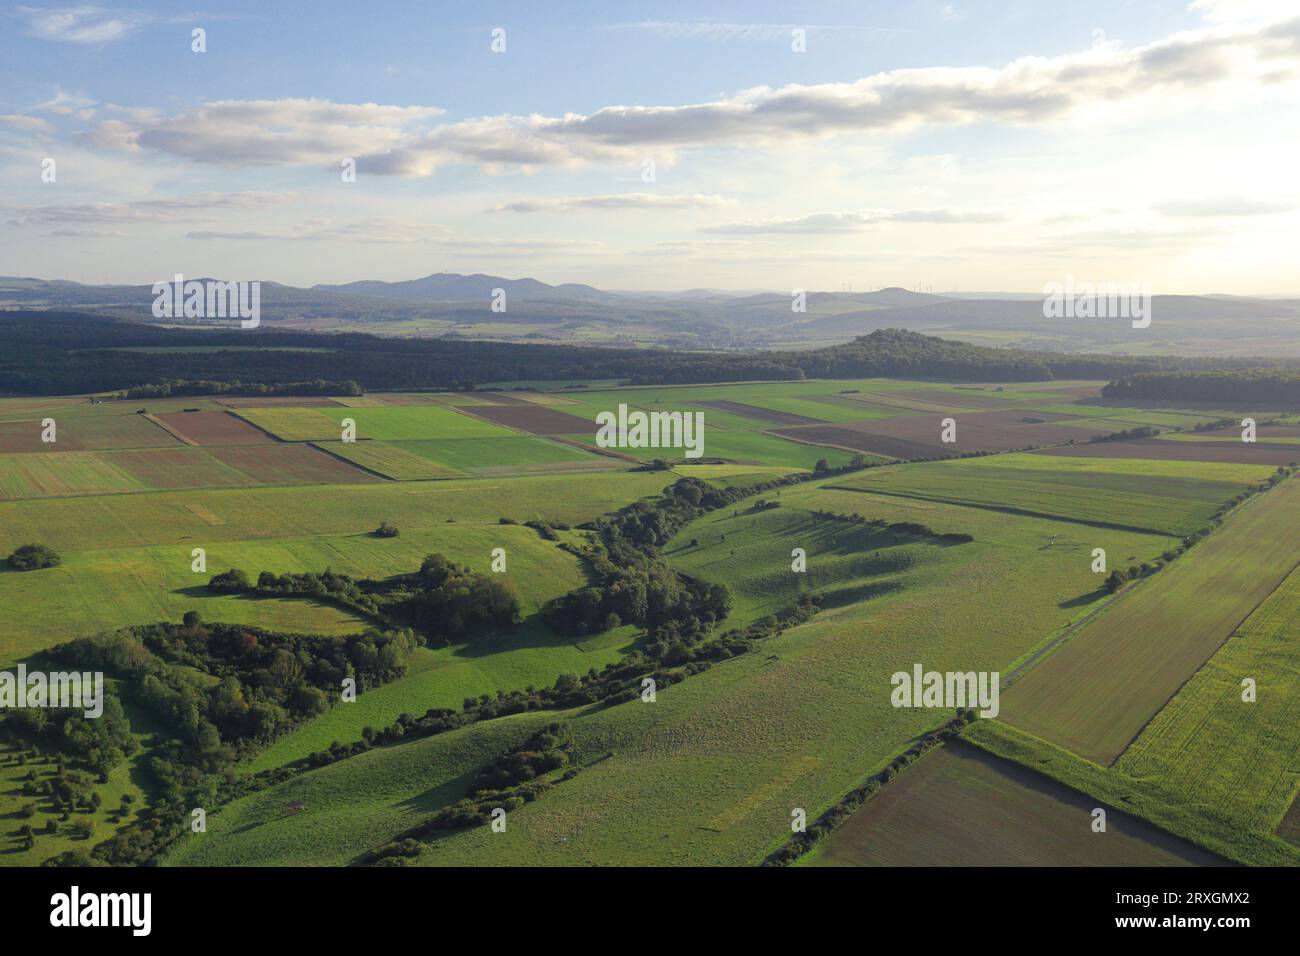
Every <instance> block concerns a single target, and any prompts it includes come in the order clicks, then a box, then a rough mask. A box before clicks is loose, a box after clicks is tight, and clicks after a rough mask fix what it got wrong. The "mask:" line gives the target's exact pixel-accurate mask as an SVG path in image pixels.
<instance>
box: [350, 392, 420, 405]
mask: <svg viewBox="0 0 1300 956" xmlns="http://www.w3.org/2000/svg"><path fill="white" fill-rule="evenodd" d="M367 397H369V398H373V399H374V400H375V401H376V402H378V403H379V404H380V405H433V404H436V402H437V399H435V398H434V396H432V395H429V394H426V393H424V392H371V393H369V395H368V396H367Z"/></svg>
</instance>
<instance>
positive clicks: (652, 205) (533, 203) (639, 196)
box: [492, 193, 729, 212]
mask: <svg viewBox="0 0 1300 956" xmlns="http://www.w3.org/2000/svg"><path fill="white" fill-rule="evenodd" d="M726 205H729V203H728V201H727V200H726V199H723V198H722V197H721V196H705V195H703V194H701V193H688V194H674V193H614V194H611V195H606V196H565V197H560V198H555V199H520V200H516V201H514V202H507V203H501V204H500V205H498V206H494V207H493V210H492V211H493V212H577V211H581V210H590V209H614V210H626V209H708V208H713V207H717V206H726Z"/></svg>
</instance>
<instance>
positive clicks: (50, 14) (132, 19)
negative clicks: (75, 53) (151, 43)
mask: <svg viewBox="0 0 1300 956" xmlns="http://www.w3.org/2000/svg"><path fill="white" fill-rule="evenodd" d="M16 10H17V12H18V13H19V14H20V15H21V16H23V17H24V18H25V19H26V21H27V33H28V35H29V36H34V37H37V38H39V39H42V40H53V41H57V42H62V43H112V42H113V41H114V40H121V39H123V38H124V37H126V36H129V35H130V34H131V33H133V32H134V31H135V30H136V29H138V28H139V27H141V26H143V25H144V24H145V23H147V22H148V20H149V18H148V16H146V15H145V14H142V13H136V12H114V11H111V10H106V9H104V8H103V7H93V6H80V7H47V8H44V9H41V8H37V7H17V8H16Z"/></svg>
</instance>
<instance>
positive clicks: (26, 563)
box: [9, 544, 63, 571]
mask: <svg viewBox="0 0 1300 956" xmlns="http://www.w3.org/2000/svg"><path fill="white" fill-rule="evenodd" d="M62 561H63V559H62V558H60V557H59V556H58V555H57V554H56V553H55V552H54V550H53V549H52V548H47V547H46V546H45V545H43V544H24V545H23V546H22V547H20V548H16V549H15V550H14V552H13V554H11V555H9V567H11V568H13V569H14V570H15V571H38V570H40V569H41V568H53V567H57V566H58V565H59V564H61V563H62Z"/></svg>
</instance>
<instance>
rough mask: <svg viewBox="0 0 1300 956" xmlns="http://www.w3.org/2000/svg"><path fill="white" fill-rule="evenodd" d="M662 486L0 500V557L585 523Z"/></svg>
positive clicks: (614, 483)
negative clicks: (34, 545)
mask: <svg viewBox="0 0 1300 956" xmlns="http://www.w3.org/2000/svg"><path fill="white" fill-rule="evenodd" d="M318 454H322V455H323V454H324V453H323V452H322V453H318ZM663 486H664V476H663V475H662V474H656V473H654V472H641V473H636V472H620V473H617V474H590V475H563V476H558V477H553V476H549V475H539V476H536V477H528V478H511V479H500V480H492V481H486V480H479V479H469V480H459V479H453V480H450V481H436V482H425V483H421V482H402V483H397V482H388V481H375V482H366V483H359V484H346V485H334V486H330V487H313V488H311V489H309V490H303V489H300V488H241V489H227V490H204V489H196V490H192V491H168V492H155V493H152V494H147V495H107V496H103V497H99V498H61V499H45V500H40V501H21V502H19V501H11V502H0V553H3V554H8V553H9V552H10V551H12V550H13V549H14V548H16V547H17V546H19V545H20V544H24V543H26V542H28V541H42V542H44V543H45V544H48V545H49V546H50V547H52V548H54V549H55V550H57V551H63V550H93V549H99V548H121V547H128V548H129V547H142V546H154V545H168V544H189V543H190V542H194V543H193V544H190V546H191V547H193V546H195V545H197V544H205V545H206V546H209V547H211V546H212V545H213V544H214V543H215V542H221V541H242V540H250V539H265V538H280V537H302V536H310V535H315V534H336V533H354V534H368V533H369V532H371V531H373V530H374V529H375V528H376V527H378V525H379V523H380V522H381V521H385V520H389V521H392V522H394V523H395V524H396V525H397V526H398V527H399V528H403V529H406V528H432V527H434V526H440V525H443V524H446V523H451V522H448V520H447V519H449V518H450V519H452V522H455V523H485V522H486V523H494V522H496V521H497V520H498V519H499V518H503V517H504V518H510V519H512V520H515V521H518V522H521V523H522V522H524V521H529V520H533V519H536V518H545V519H548V520H550V521H564V522H569V523H571V524H581V523H582V522H584V521H590V520H591V519H593V518H595V517H596V516H598V515H601V514H604V513H605V512H607V511H612V510H614V509H615V508H619V507H622V506H623V505H625V504H628V503H629V502H631V501H635V500H636V499H637V498H639V497H641V496H643V495H650V494H657V493H658V492H659V490H660V489H661V488H662V487H663Z"/></svg>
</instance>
